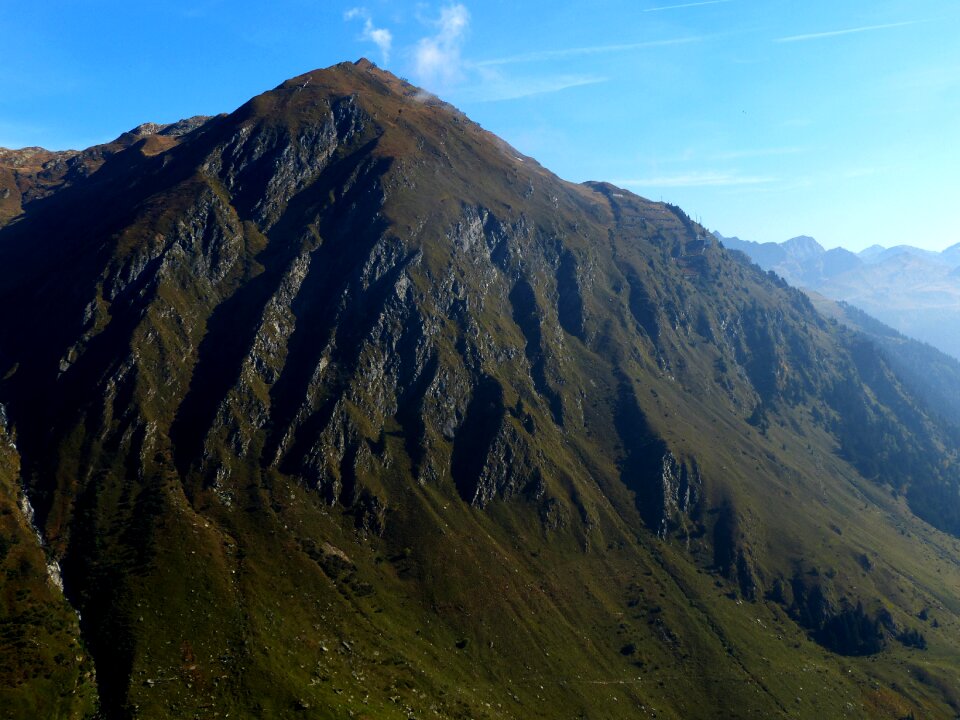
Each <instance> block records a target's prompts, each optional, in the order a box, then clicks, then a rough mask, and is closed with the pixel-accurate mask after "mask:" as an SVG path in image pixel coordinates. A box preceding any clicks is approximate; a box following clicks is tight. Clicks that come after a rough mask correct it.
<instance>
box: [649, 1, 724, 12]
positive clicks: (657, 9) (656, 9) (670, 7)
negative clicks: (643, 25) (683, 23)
mask: <svg viewBox="0 0 960 720" xmlns="http://www.w3.org/2000/svg"><path fill="white" fill-rule="evenodd" d="M728 2H733V0H702V2H692V3H683V4H681V5H662V6H660V7H652V8H646V9H645V10H644V12H660V11H661V10H680V9H681V8H692V7H700V6H701V5H721V4H723V3H728Z"/></svg>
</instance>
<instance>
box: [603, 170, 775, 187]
mask: <svg viewBox="0 0 960 720" xmlns="http://www.w3.org/2000/svg"><path fill="white" fill-rule="evenodd" d="M612 182H613V183H614V184H615V185H623V186H625V187H641V188H665V187H729V186H734V185H765V184H767V183H772V182H776V178H772V177H764V176H758V175H738V174H736V173H724V172H692V173H684V174H680V175H664V176H661V177H648V178H635V179H626V180H613V181H612Z"/></svg>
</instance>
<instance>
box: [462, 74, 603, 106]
mask: <svg viewBox="0 0 960 720" xmlns="http://www.w3.org/2000/svg"><path fill="white" fill-rule="evenodd" d="M606 80H607V79H606V78H604V77H599V76H596V75H554V76H549V77H528V78H505V77H500V76H499V75H496V76H490V75H487V76H486V77H485V78H484V79H483V81H482V82H481V84H479V85H477V86H475V87H472V88H466V89H464V90H463V91H462V93H459V94H460V95H461V96H462V97H463V99H464V100H467V101H473V102H498V101H501V100H518V99H520V98H525V97H531V96H533V95H545V94H547V93H554V92H560V91H561V90H567V89H569V88H575V87H582V86H584V85H596V84H597V83H602V82H606Z"/></svg>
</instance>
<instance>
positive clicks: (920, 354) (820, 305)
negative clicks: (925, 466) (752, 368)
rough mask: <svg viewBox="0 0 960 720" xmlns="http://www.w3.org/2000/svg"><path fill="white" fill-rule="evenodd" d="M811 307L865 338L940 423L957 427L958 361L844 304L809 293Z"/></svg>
mask: <svg viewBox="0 0 960 720" xmlns="http://www.w3.org/2000/svg"><path fill="white" fill-rule="evenodd" d="M810 299H811V301H812V302H813V304H814V307H816V308H817V310H818V311H819V312H820V313H821V314H822V315H824V316H826V317H828V318H833V319H836V320H837V321H839V322H842V323H844V324H845V325H847V326H849V327H851V328H853V329H855V330H857V331H859V332H860V333H862V334H863V335H864V336H866V337H867V338H868V339H869V340H870V341H871V342H873V343H874V345H875V346H876V347H877V350H878V351H879V352H881V353H882V354H883V356H884V359H885V360H886V361H887V362H888V363H889V364H890V366H891V367H892V368H893V370H894V371H895V372H896V373H897V375H898V376H899V377H900V378H902V380H903V381H904V383H905V384H906V385H907V386H908V387H909V389H910V392H911V393H912V394H913V395H915V396H916V397H918V398H920V399H921V400H923V402H924V403H925V404H926V406H927V407H928V408H929V409H930V410H931V411H932V412H934V413H937V414H938V415H940V417H941V420H942V421H944V422H947V423H952V424H954V425H956V424H960V361H958V360H955V359H954V358H952V357H950V356H949V355H946V354H945V353H942V352H940V351H939V350H937V349H936V348H934V347H932V346H931V345H927V344H926V343H922V342H919V341H917V340H912V339H910V338H908V337H906V336H904V335H901V334H900V333H898V332H897V331H896V330H894V329H893V328H891V327H888V326H886V325H884V324H883V323H881V322H880V321H879V320H876V319H874V318H872V317H870V316H869V315H867V314H866V313H865V312H863V311H862V310H858V309H857V308H855V307H853V306H852V305H849V304H847V303H844V302H839V303H837V302H834V301H832V300H828V299H827V298H825V297H823V296H822V295H818V294H817V293H811V295H810Z"/></svg>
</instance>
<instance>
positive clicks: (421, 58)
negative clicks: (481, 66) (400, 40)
mask: <svg viewBox="0 0 960 720" xmlns="http://www.w3.org/2000/svg"><path fill="white" fill-rule="evenodd" d="M432 24H433V25H435V26H436V28H437V32H436V34H435V35H431V36H430V37H425V38H421V40H420V42H418V43H417V46H416V48H415V50H414V65H415V68H416V74H417V78H418V79H419V80H420V81H421V82H423V83H425V84H427V85H436V84H441V85H449V84H452V83H454V82H456V81H457V80H459V79H460V78H461V77H462V76H463V61H462V59H461V57H460V49H461V47H462V45H463V41H464V39H465V38H466V34H467V30H468V28H469V25H470V12H469V11H468V10H467V8H466V6H464V5H461V4H456V5H448V6H446V7H444V8H443V9H441V11H440V17H439V19H438V20H435V21H433V22H432Z"/></svg>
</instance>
